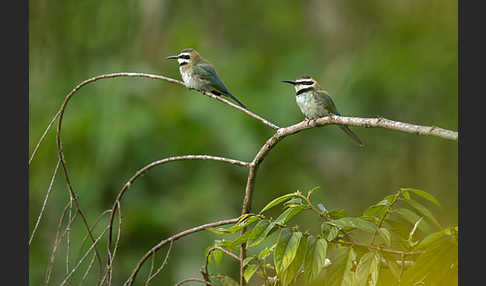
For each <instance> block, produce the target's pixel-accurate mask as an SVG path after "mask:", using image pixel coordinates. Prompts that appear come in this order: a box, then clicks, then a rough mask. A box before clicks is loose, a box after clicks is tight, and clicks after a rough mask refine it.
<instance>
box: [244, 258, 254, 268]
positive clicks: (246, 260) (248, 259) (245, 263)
mask: <svg viewBox="0 0 486 286" xmlns="http://www.w3.org/2000/svg"><path fill="white" fill-rule="evenodd" d="M253 259H255V256H248V257H247V258H245V259H243V267H245V266H246V265H248V263H250V261H252V260H253Z"/></svg>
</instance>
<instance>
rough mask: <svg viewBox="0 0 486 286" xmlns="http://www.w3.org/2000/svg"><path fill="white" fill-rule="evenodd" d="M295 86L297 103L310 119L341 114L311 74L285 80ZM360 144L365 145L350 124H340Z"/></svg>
mask: <svg viewBox="0 0 486 286" xmlns="http://www.w3.org/2000/svg"><path fill="white" fill-rule="evenodd" d="M283 82H286V83H290V84H292V85H293V86H294V87H295V92H296V97H295V100H296V101H297V105H298V106H299V108H300V110H301V111H302V113H303V114H304V115H305V117H306V118H308V119H317V118H320V117H324V116H328V115H329V114H335V115H341V114H340V113H339V111H338V110H337V108H336V105H335V104H334V102H333V101H332V99H331V97H330V96H329V95H328V94H327V91H325V90H322V89H321V87H320V86H319V84H318V83H317V81H316V80H315V79H313V78H312V77H310V76H301V77H299V78H297V79H296V80H295V81H293V80H284V81H283ZM339 127H340V128H341V129H342V130H343V131H344V132H346V134H348V136H349V137H351V139H353V141H354V142H356V144H358V145H359V146H361V147H362V146H364V145H363V142H361V140H359V138H358V136H356V134H354V133H353V131H351V129H349V127H348V126H343V125H340V126H339Z"/></svg>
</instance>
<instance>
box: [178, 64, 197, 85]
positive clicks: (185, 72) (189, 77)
mask: <svg viewBox="0 0 486 286" xmlns="http://www.w3.org/2000/svg"><path fill="white" fill-rule="evenodd" d="M180 72H181V76H182V80H183V81H184V84H185V85H186V87H188V88H195V89H198V88H199V84H198V81H197V79H196V77H194V73H192V72H191V71H190V70H189V69H183V67H181V68H180Z"/></svg>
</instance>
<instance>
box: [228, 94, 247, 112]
mask: <svg viewBox="0 0 486 286" xmlns="http://www.w3.org/2000/svg"><path fill="white" fill-rule="evenodd" d="M225 94H226V95H227V96H229V97H231V98H232V99H233V100H234V101H236V102H237V103H238V104H239V105H240V106H241V107H243V108H244V109H248V108H246V106H245V105H244V104H243V103H241V101H239V100H238V99H237V98H236V97H234V96H233V95H232V94H231V93H229V92H228V93H225Z"/></svg>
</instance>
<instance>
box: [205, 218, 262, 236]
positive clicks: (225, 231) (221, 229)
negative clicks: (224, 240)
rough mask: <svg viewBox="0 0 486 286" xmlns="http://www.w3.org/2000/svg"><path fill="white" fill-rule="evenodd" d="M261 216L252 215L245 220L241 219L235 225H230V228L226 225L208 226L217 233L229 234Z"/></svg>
mask: <svg viewBox="0 0 486 286" xmlns="http://www.w3.org/2000/svg"><path fill="white" fill-rule="evenodd" d="M259 219H260V218H259V217H258V216H255V215H253V216H251V217H250V218H247V219H245V220H241V221H240V222H239V223H236V224H235V225H233V226H231V227H229V228H224V227H216V228H210V229H209V228H208V230H210V231H212V232H214V233H217V234H228V233H235V232H237V231H239V230H241V229H242V228H244V227H247V226H249V225H250V224H252V223H254V222H255V221H257V220H259Z"/></svg>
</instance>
